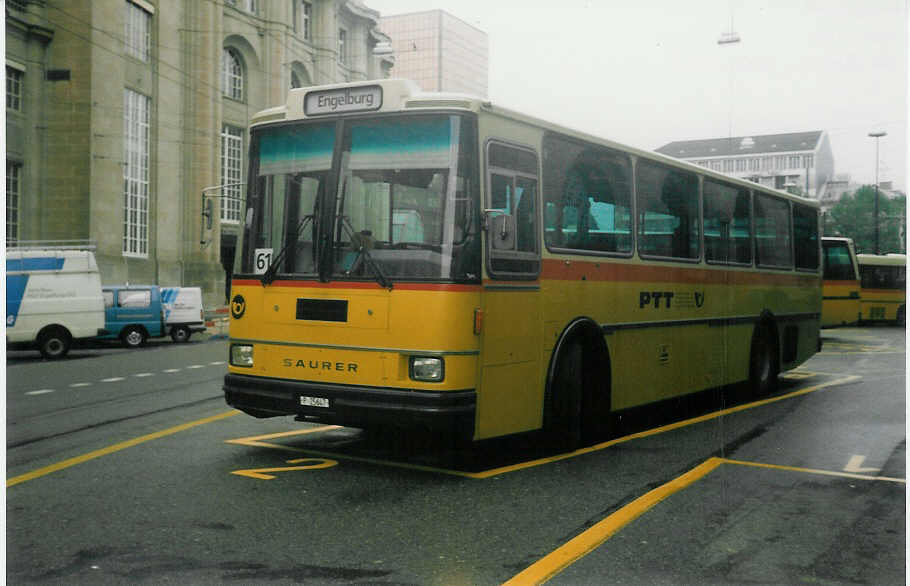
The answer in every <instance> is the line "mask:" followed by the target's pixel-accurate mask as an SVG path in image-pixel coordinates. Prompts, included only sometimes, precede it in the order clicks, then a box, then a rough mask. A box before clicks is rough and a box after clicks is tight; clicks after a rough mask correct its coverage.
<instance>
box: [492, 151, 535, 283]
mask: <svg viewBox="0 0 910 586" xmlns="http://www.w3.org/2000/svg"><path fill="white" fill-rule="evenodd" d="M487 169H488V172H489V176H488V177H489V180H488V183H487V185H488V186H489V193H488V195H487V202H488V206H489V208H490V209H494V210H501V212H502V213H503V214H505V215H507V216H510V217H511V225H512V226H513V231H514V233H513V234H509V235H507V236H506V238H505V239H501V240H499V241H496V246H493V242H494V238H495V237H496V236H495V235H493V234H492V233H491V234H488V236H489V237H488V238H487V242H488V251H489V270H490V273H491V274H492V275H494V276H498V277H502V278H509V277H519V278H521V277H524V278H527V277H536V276H537V273H538V272H539V270H540V249H539V247H538V243H537V155H536V154H534V153H533V152H532V151H529V150H525V149H521V148H515V147H511V146H506V145H503V144H499V143H495V142H491V143H490V144H489V145H488V147H487Z"/></svg>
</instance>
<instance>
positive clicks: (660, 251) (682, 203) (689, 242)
mask: <svg viewBox="0 0 910 586" xmlns="http://www.w3.org/2000/svg"><path fill="white" fill-rule="evenodd" d="M635 181H636V185H637V190H636V191H637V198H638V211H637V213H638V252H639V253H640V254H641V255H643V256H660V257H668V258H679V259H697V258H698V248H699V240H700V238H699V232H700V225H699V224H700V222H699V221H698V178H697V177H696V176H695V175H694V174H692V173H688V172H686V171H681V170H679V169H674V168H671V167H665V166H663V165H657V164H655V163H652V162H650V161H641V162H640V163H639V164H638V167H637V169H636V177H635Z"/></svg>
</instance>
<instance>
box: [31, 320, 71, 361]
mask: <svg viewBox="0 0 910 586" xmlns="http://www.w3.org/2000/svg"><path fill="white" fill-rule="evenodd" d="M72 341H73V340H72V338H71V337H70V335H69V332H67V331H66V330H65V329H64V328H57V327H55V328H49V329H47V330H45V331H43V332H41V334H40V335H39V336H38V351H39V352H41V356H43V357H44V358H47V359H49V360H57V359H59V358H63V357H64V356H66V354H67V352H69V351H70V345H71V344H72Z"/></svg>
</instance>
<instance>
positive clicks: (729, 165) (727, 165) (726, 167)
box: [724, 159, 733, 173]
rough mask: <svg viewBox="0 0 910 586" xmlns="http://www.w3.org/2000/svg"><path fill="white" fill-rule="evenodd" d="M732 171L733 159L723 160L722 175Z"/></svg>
mask: <svg viewBox="0 0 910 586" xmlns="http://www.w3.org/2000/svg"><path fill="white" fill-rule="evenodd" d="M732 171H733V159H724V173H731V172H732Z"/></svg>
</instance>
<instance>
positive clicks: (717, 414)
mask: <svg viewBox="0 0 910 586" xmlns="http://www.w3.org/2000/svg"><path fill="white" fill-rule="evenodd" d="M860 378H862V377H860V376H857V375H848V376H844V377H841V378H837V379H834V380H830V381H826V382H822V383H819V384H817V385H812V386H809V387H806V388H804V389H798V390H796V391H792V392H790V393H786V394H784V395H780V396H777V397H769V398H767V399H761V400H759V401H753V402H751V403H744V404H742V405H736V406H734V407H728V408H727V409H721V410H720V411H712V412H711V413H707V414H705V415H701V416H699V417H693V418H691V419H683V420H682V421H677V422H674V423H670V424H668V425H664V426H661V427H655V428H653V429H648V430H645V431H640V432H638V433H633V434H629V435H624V436H622V437H619V438H616V439H612V440H609V441H606V442H603V443H600V444H595V445H593V446H589V447H587V448H581V449H579V450H575V451H574V452H568V453H566V454H559V455H557V456H551V457H549V458H541V459H539V460H530V461H528V462H520V463H518V464H513V465H511V466H503V467H502V468H493V469H490V470H486V471H484V472H482V473H479V474H478V475H477V476H476V478H489V477H491V476H497V475H499V474H505V473H507V472H514V471H516V470H523V469H525V468H532V467H534V466H540V465H542V464H549V463H551V462H558V461H560V460H565V459H568V458H574V457H575V456H580V455H582V454H588V453H591V452H596V451H599V450H603V449H604V448H609V447H610V446H614V445H616V444H620V443H624V442H628V441H631V440H634V439H641V438H645V437H650V436H652V435H658V434H661V433H666V432H668V431H673V430H674V429H679V428H682V427H688V426H690V425H694V424H696V423H703V422H705V421H710V420H712V419H717V418H718V417H723V416H725V415H730V414H732V413H737V412H739V411H745V410H746V409H752V408H754V407H760V406H762V405H768V404H770V403H776V402H777V401H784V400H786V399H792V398H794V397H799V396H801V395H806V394H809V393H814V392H815V391H819V390H821V389H824V388H828V387H833V386H837V385H844V384H849V383H852V382H856V381H858V380H860Z"/></svg>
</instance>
